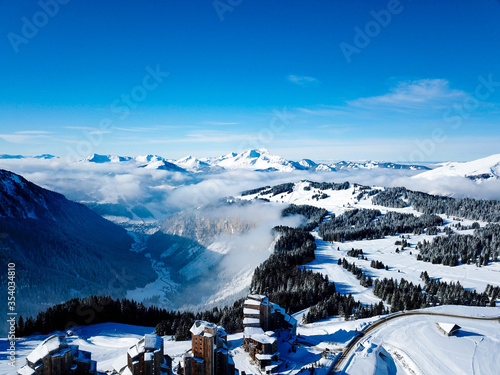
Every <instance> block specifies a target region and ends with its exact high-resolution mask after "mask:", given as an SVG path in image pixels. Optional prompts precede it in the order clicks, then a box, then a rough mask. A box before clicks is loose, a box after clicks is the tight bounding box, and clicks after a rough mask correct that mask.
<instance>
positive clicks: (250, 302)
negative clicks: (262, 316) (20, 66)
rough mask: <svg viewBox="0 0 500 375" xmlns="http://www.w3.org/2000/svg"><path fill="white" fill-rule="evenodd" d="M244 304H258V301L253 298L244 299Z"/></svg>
mask: <svg viewBox="0 0 500 375" xmlns="http://www.w3.org/2000/svg"><path fill="white" fill-rule="evenodd" d="M244 305H254V306H260V301H256V300H254V299H246V300H245V302H244Z"/></svg>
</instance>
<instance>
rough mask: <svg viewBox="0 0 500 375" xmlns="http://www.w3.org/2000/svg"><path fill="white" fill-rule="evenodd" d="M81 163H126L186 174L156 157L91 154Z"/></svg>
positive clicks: (181, 169)
mask: <svg viewBox="0 0 500 375" xmlns="http://www.w3.org/2000/svg"><path fill="white" fill-rule="evenodd" d="M82 162H88V163H97V164H104V163H128V164H130V165H132V166H134V167H137V168H146V169H159V170H164V171H171V172H186V170H185V169H183V168H181V167H179V166H177V165H176V164H174V163H172V162H170V161H168V160H166V159H164V158H162V157H161V156H158V155H139V156H136V157H131V156H118V155H99V154H92V155H90V156H88V157H86V158H85V159H83V160H82Z"/></svg>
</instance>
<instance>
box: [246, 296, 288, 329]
mask: <svg viewBox="0 0 500 375" xmlns="http://www.w3.org/2000/svg"><path fill="white" fill-rule="evenodd" d="M243 327H260V328H262V329H263V330H264V331H276V330H281V329H286V330H288V331H289V332H290V334H292V335H295V334H296V332H297V320H295V318H294V317H292V316H291V315H289V314H287V313H286V312H285V309H284V308H282V307H280V305H278V304H276V303H272V302H270V301H269V299H268V298H267V297H266V296H262V295H258V294H249V295H248V297H247V299H246V300H245V302H244V305H243Z"/></svg>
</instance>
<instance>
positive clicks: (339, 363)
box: [328, 311, 500, 375]
mask: <svg viewBox="0 0 500 375" xmlns="http://www.w3.org/2000/svg"><path fill="white" fill-rule="evenodd" d="M412 315H434V316H447V317H451V318H460V319H473V320H493V321H495V320H496V321H498V322H499V323H500V317H499V316H497V317H491V318H481V317H473V316H463V315H454V314H444V313H432V312H423V311H410V312H404V313H398V314H396V315H390V316H388V317H385V318H383V319H380V320H378V321H376V322H374V323H373V324H371V325H369V326H368V327H366V328H365V329H363V330H362V331H361V332H360V333H359V335H358V336H357V337H355V338H354V339H353V340H352V341H351V343H350V344H349V345H348V346H347V347H346V348H345V349H344V350H343V351H342V354H341V355H340V357H338V359H337V360H336V361H335V363H334V364H333V366H332V367H331V368H330V371H328V375H333V374H342V369H343V368H344V366H345V365H346V363H345V362H346V361H347V359H349V357H350V356H351V355H352V354H353V351H354V348H355V347H356V344H357V343H358V342H360V341H361V340H362V339H363V338H364V337H365V336H366V335H367V334H368V333H370V332H371V331H373V330H375V329H377V328H378V327H379V326H381V325H382V324H385V323H387V322H388V321H389V320H392V319H396V318H401V317H405V316H412Z"/></svg>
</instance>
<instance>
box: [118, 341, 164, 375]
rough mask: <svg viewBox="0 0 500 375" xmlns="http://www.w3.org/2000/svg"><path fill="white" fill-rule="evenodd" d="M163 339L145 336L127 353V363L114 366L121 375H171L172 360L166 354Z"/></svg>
mask: <svg viewBox="0 0 500 375" xmlns="http://www.w3.org/2000/svg"><path fill="white" fill-rule="evenodd" d="M163 350H164V349H163V339H162V338H161V337H160V336H157V335H153V334H151V335H145V336H144V337H143V338H142V339H141V340H140V341H139V342H138V343H137V344H135V345H134V346H131V347H130V348H129V350H128V351H127V358H126V361H123V362H117V363H116V364H114V365H113V366H114V367H115V371H116V372H118V373H119V374H120V375H171V374H172V358H170V357H169V356H168V355H166V354H164V351H163Z"/></svg>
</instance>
